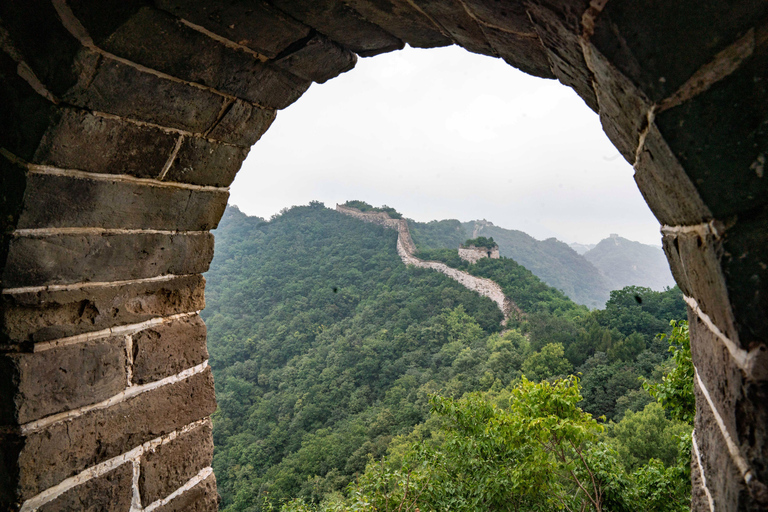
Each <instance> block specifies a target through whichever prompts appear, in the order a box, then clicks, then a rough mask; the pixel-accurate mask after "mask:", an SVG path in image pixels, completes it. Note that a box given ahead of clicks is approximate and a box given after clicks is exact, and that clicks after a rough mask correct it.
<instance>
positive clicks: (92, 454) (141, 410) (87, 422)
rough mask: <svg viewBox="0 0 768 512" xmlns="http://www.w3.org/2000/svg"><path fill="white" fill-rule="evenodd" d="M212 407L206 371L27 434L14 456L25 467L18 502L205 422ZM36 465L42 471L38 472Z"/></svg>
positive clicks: (210, 388) (207, 371)
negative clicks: (106, 407) (143, 446)
mask: <svg viewBox="0 0 768 512" xmlns="http://www.w3.org/2000/svg"><path fill="white" fill-rule="evenodd" d="M215 408H216V401H215V398H214V393H213V377H212V375H211V372H210V368H209V369H207V370H206V371H205V372H203V373H202V374H197V375H194V376H192V377H190V378H188V379H185V380H183V381H181V382H177V383H175V384H169V385H166V386H162V387H160V388H158V389H155V390H153V391H148V392H145V393H142V394H140V395H138V396H136V397H134V398H132V399H130V400H127V401H125V402H121V403H119V404H116V405H114V406H112V407H110V408H108V409H102V410H95V411H91V412H88V413H86V414H84V415H82V416H80V417H78V418H75V419H72V420H69V421H66V422H62V423H57V424H54V425H52V426H50V427H47V428H45V429H44V430H42V431H39V432H35V433H32V434H29V435H28V436H27V437H26V442H25V445H24V448H23V450H22V452H21V454H20V458H19V461H20V465H21V467H23V468H25V471H23V472H22V474H21V478H20V482H19V488H20V492H21V495H22V498H23V499H27V498H29V497H30V496H34V495H35V494H38V493H39V492H41V491H42V490H44V489H47V488H48V487H51V486H53V485H56V484H57V483H59V482H61V481H62V480H64V479H66V478H69V477H71V476H73V475H75V474H77V473H79V472H80V471H82V470H84V469H85V468H88V467H91V466H94V465H96V464H99V463H101V462H104V461H105V460H108V459H111V458H113V457H116V456H118V455H120V454H121V453H125V452H127V451H129V450H131V449H133V448H135V447H136V446H139V445H141V444H143V443H145V442H147V441H150V440H152V439H155V438H157V437H160V436H162V435H165V434H168V433H170V432H173V431H175V430H177V429H179V428H181V427H183V426H184V425H188V424H190V423H192V422H194V421H197V420H200V419H202V418H205V417H207V416H209V415H210V414H211V413H212V412H213V411H214V409H215ZM41 467H45V468H46V470H45V471H44V472H41V471H39V468H41Z"/></svg>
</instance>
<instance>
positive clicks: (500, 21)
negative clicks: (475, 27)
mask: <svg viewBox="0 0 768 512" xmlns="http://www.w3.org/2000/svg"><path fill="white" fill-rule="evenodd" d="M463 1H464V3H465V4H466V5H467V6H468V7H469V9H470V10H471V11H472V12H473V14H474V15H475V16H477V17H478V18H479V19H480V20H481V21H482V22H484V23H486V24H489V25H493V26H495V27H502V28H504V30H506V31H509V32H514V33H516V34H528V35H530V34H533V33H535V31H534V29H533V24H532V23H531V20H530V18H528V12H527V11H526V7H525V4H524V3H523V2H507V1H505V0H463Z"/></svg>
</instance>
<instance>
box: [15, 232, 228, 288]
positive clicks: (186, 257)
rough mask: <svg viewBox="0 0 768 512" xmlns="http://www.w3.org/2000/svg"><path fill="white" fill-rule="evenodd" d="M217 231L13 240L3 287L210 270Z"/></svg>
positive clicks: (87, 235)
mask: <svg viewBox="0 0 768 512" xmlns="http://www.w3.org/2000/svg"><path fill="white" fill-rule="evenodd" d="M212 257H213V235H211V234H210V233H201V234H161V233H151V232H150V233H141V234H83V235H53V236H44V237H40V238H26V237H21V238H14V239H13V240H11V243H10V247H9V255H8V262H7V264H6V266H5V269H4V273H3V285H5V286H6V287H9V288H11V287H16V286H40V285H44V284H67V283H79V282H84V281H99V282H110V281H117V280H127V279H140V278H146V277H154V276H161V275H165V274H198V273H202V272H205V271H206V270H208V265H209V263H210V262H211V258H212Z"/></svg>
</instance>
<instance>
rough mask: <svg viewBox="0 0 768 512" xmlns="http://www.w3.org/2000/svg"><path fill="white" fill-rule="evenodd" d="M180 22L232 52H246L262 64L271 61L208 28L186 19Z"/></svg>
mask: <svg viewBox="0 0 768 512" xmlns="http://www.w3.org/2000/svg"><path fill="white" fill-rule="evenodd" d="M179 21H180V22H182V23H183V24H185V25H186V26H188V27H189V28H191V29H192V30H194V31H196V32H200V33H201V34H203V35H205V36H208V37H210V38H211V39H213V40H214V41H216V42H217V43H220V44H223V45H224V46H226V47H227V48H230V49H232V50H239V51H241V52H245V53H247V54H248V55H250V56H251V57H254V58H255V59H256V60H258V61H260V62H267V61H268V60H269V57H267V56H266V55H262V54H260V53H259V52H257V51H255V50H253V49H251V48H249V47H247V46H245V45H242V44H240V43H236V42H235V41H232V40H231V39H227V38H226V37H223V36H220V35H219V34H217V33H215V32H211V31H210V30H208V29H207V28H205V27H202V26H200V25H197V24H195V23H192V22H191V21H189V20H185V19H184V18H181V19H179Z"/></svg>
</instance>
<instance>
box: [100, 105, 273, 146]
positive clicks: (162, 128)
mask: <svg viewBox="0 0 768 512" xmlns="http://www.w3.org/2000/svg"><path fill="white" fill-rule="evenodd" d="M254 107H255V108H258V109H259V110H268V111H274V109H271V108H266V107H260V106H258V105H254ZM89 112H90V113H91V114H93V115H94V116H96V117H103V118H104V119H111V120H113V121H124V122H126V123H130V124H134V125H136V126H141V127H146V128H155V129H157V130H160V131H162V132H164V133H167V134H173V135H184V136H185V137H190V138H195V139H204V140H207V141H208V142H212V143H214V144H219V145H221V146H231V147H233V148H241V149H247V148H248V147H249V146H239V145H237V144H232V143H231V142H224V141H223V140H218V139H212V138H210V137H207V136H206V135H205V134H204V133H194V132H190V131H187V130H182V129H179V128H171V127H169V126H163V125H160V124H156V123H150V122H149V121H141V120H139V119H133V118H132V117H121V116H118V115H115V114H109V113H107V112H101V111H99V110H91V111H89Z"/></svg>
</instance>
